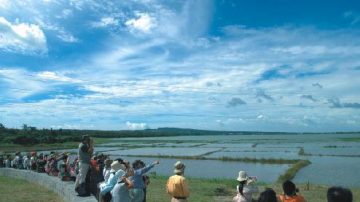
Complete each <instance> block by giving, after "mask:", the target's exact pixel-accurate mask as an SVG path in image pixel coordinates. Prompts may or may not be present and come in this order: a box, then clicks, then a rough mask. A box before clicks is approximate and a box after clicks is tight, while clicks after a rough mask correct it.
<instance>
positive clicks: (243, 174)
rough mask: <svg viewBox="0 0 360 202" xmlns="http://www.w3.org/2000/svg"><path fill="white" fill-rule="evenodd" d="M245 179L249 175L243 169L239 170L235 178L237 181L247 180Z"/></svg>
mask: <svg viewBox="0 0 360 202" xmlns="http://www.w3.org/2000/svg"><path fill="white" fill-rule="evenodd" d="M247 179H249V177H248V175H247V174H246V172H245V171H240V172H239V176H238V178H237V179H236V180H237V181H239V182H241V181H245V180H247Z"/></svg>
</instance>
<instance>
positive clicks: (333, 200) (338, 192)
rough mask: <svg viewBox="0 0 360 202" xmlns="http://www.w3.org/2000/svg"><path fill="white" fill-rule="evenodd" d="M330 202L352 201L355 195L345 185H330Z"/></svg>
mask: <svg viewBox="0 0 360 202" xmlns="http://www.w3.org/2000/svg"><path fill="white" fill-rule="evenodd" d="M327 201H328V202H352V201H353V196H352V193H351V191H350V190H349V189H346V188H343V187H330V188H329V189H328V191H327Z"/></svg>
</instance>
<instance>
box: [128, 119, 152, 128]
mask: <svg viewBox="0 0 360 202" xmlns="http://www.w3.org/2000/svg"><path fill="white" fill-rule="evenodd" d="M126 127H127V128H128V129H130V130H144V129H148V128H149V127H148V125H147V124H146V123H131V122H130V121H127V122H126Z"/></svg>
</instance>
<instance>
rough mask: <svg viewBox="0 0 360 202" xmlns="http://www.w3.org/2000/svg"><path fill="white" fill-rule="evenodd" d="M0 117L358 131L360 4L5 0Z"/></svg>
mask: <svg viewBox="0 0 360 202" xmlns="http://www.w3.org/2000/svg"><path fill="white" fill-rule="evenodd" d="M0 123H3V124H4V125H5V126H7V127H17V128H19V127H21V126H22V124H28V125H31V126H36V127H39V128H50V127H52V128H78V129H85V128H86V129H106V130H114V129H116V130H118V129H143V128H158V127H181V128H197V129H210V130H241V131H314V132H317V131H321V132H323V131H324V132H325V131H359V130H360V1H346V0H341V1H340V0H339V1H331V0H330V1H329V0H326V1H325V0H319V1H310V0H299V1H287V0H267V1H265V0H264V1H254V0H247V1H245V0H239V1H231V0H187V1H186V0H127V1H124V0H118V1H115V0H114V1H109V0H0Z"/></svg>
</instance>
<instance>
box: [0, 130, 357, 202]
mask: <svg viewBox="0 0 360 202" xmlns="http://www.w3.org/2000/svg"><path fill="white" fill-rule="evenodd" d="M93 152H94V146H93V141H92V139H91V138H90V137H89V136H87V135H85V136H83V137H82V141H81V143H80V144H79V148H78V155H77V157H76V158H75V159H74V160H73V162H70V158H69V154H68V153H60V154H56V153H55V152H50V153H49V154H43V153H40V154H39V155H38V154H37V153H36V152H30V153H28V154H26V155H22V154H21V153H20V152H17V153H15V156H14V157H12V156H11V155H9V154H8V155H6V156H3V155H0V167H9V168H17V169H28V170H33V171H36V172H40V173H47V174H48V175H50V176H58V177H59V178H60V179H61V180H63V181H70V180H73V181H75V191H76V192H77V193H78V195H79V196H89V195H91V194H93V195H94V196H96V198H97V199H98V200H99V201H100V202H110V201H112V202H146V187H147V186H148V185H149V183H150V179H149V177H148V176H147V175H146V173H147V172H148V171H150V170H151V169H152V168H153V167H154V166H155V165H157V164H159V163H160V162H159V161H155V162H153V163H151V164H149V165H145V163H144V162H143V161H141V160H135V161H134V162H133V163H132V164H130V162H129V161H127V160H124V159H121V158H118V159H114V160H111V159H110V158H109V157H108V156H105V155H102V154H100V155H93ZM4 157H5V158H4ZM184 173H185V164H184V163H183V162H180V161H178V162H176V163H175V164H174V175H172V176H170V177H169V179H168V181H167V183H166V192H167V193H168V194H169V195H170V196H171V202H187V201H188V197H189V195H190V192H189V188H188V184H187V181H186V179H185V177H184ZM236 180H237V181H238V185H237V187H236V191H237V195H236V196H235V197H234V198H233V201H234V202H252V201H254V199H253V194H254V193H258V192H259V188H258V187H257V186H256V185H255V184H254V183H255V182H256V181H257V178H256V177H250V176H248V175H247V173H246V172H245V171H240V172H239V174H238V177H237V178H236ZM282 188H283V193H282V194H279V195H277V194H276V192H275V191H274V190H273V189H271V188H266V189H265V190H264V191H263V192H261V193H260V194H259V198H258V199H257V201H258V202H306V200H305V198H304V197H303V196H301V195H300V194H299V190H298V189H297V188H296V185H295V184H294V183H293V182H291V181H289V180H287V181H285V182H284V183H283V184H282ZM327 200H328V202H352V200H353V197H352V193H351V191H350V190H349V189H346V188H342V187H331V188H329V189H328V192H327Z"/></svg>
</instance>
